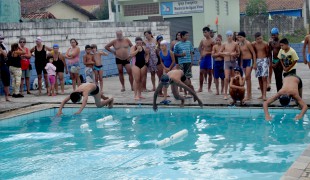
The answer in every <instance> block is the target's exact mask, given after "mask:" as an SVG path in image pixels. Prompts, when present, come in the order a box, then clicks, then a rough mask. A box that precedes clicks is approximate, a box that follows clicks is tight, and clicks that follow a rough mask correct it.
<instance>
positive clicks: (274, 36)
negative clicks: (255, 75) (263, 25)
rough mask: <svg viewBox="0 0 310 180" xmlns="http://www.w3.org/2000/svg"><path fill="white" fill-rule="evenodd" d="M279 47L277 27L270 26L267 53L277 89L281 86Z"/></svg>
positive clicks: (281, 69) (281, 70) (281, 68)
mask: <svg viewBox="0 0 310 180" xmlns="http://www.w3.org/2000/svg"><path fill="white" fill-rule="evenodd" d="M280 49H281V46H280V39H279V30H278V28H272V29H271V41H269V55H270V59H271V61H272V69H273V72H274V76H275V80H276V86H277V91H279V90H280V89H281V88H282V74H283V67H282V65H281V62H280V60H279V58H278V54H279V52H280ZM270 82H271V81H270Z"/></svg>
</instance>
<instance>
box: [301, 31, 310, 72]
mask: <svg viewBox="0 0 310 180" xmlns="http://www.w3.org/2000/svg"><path fill="white" fill-rule="evenodd" d="M307 46H308V51H307V54H306V48H307ZM302 54H303V56H304V63H305V64H308V67H309V69H310V35H307V36H306V37H305V40H304V46H303V49H302Z"/></svg>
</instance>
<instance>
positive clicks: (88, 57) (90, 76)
mask: <svg viewBox="0 0 310 180" xmlns="http://www.w3.org/2000/svg"><path fill="white" fill-rule="evenodd" d="M91 52H92V48H91V46H90V45H86V46H85V54H84V56H83V64H84V65H85V79H86V82H87V83H94V82H95V73H94V65H95V59H94V55H93V54H92V53H91ZM99 69H100V68H99ZM97 83H98V81H97V82H96V84H97Z"/></svg>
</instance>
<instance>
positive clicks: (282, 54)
mask: <svg viewBox="0 0 310 180" xmlns="http://www.w3.org/2000/svg"><path fill="white" fill-rule="evenodd" d="M280 46H281V49H280V51H279V54H278V58H279V59H280V62H281V65H282V67H283V71H284V73H283V77H286V76H287V75H289V74H295V75H296V63H297V61H298V59H299V57H298V55H297V53H296V51H295V50H294V49H293V48H291V47H290V46H289V42H288V40H287V39H286V38H284V39H281V40H280Z"/></svg>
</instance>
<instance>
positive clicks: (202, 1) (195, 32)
mask: <svg viewBox="0 0 310 180" xmlns="http://www.w3.org/2000/svg"><path fill="white" fill-rule="evenodd" d="M118 4H119V7H120V12H119V20H120V21H161V20H164V21H169V22H170V36H171V37H170V39H171V40H173V39H174V38H175V34H176V33H177V32H178V31H182V30H186V31H188V32H190V40H191V41H192V42H193V44H194V46H195V47H198V45H199V43H200V40H201V39H202V38H203V34H202V28H203V27H205V26H208V25H209V26H210V28H211V29H212V30H215V31H218V34H222V35H223V34H225V32H226V31H227V30H232V31H239V29H240V23H239V22H240V15H239V13H240V11H239V0H229V1H228V0H190V1H183V0H179V1H176V0H175V1H173V0H118ZM217 19H218V21H217ZM216 21H217V22H218V24H217V25H216ZM155 35H156V34H155ZM223 37H225V36H223Z"/></svg>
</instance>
